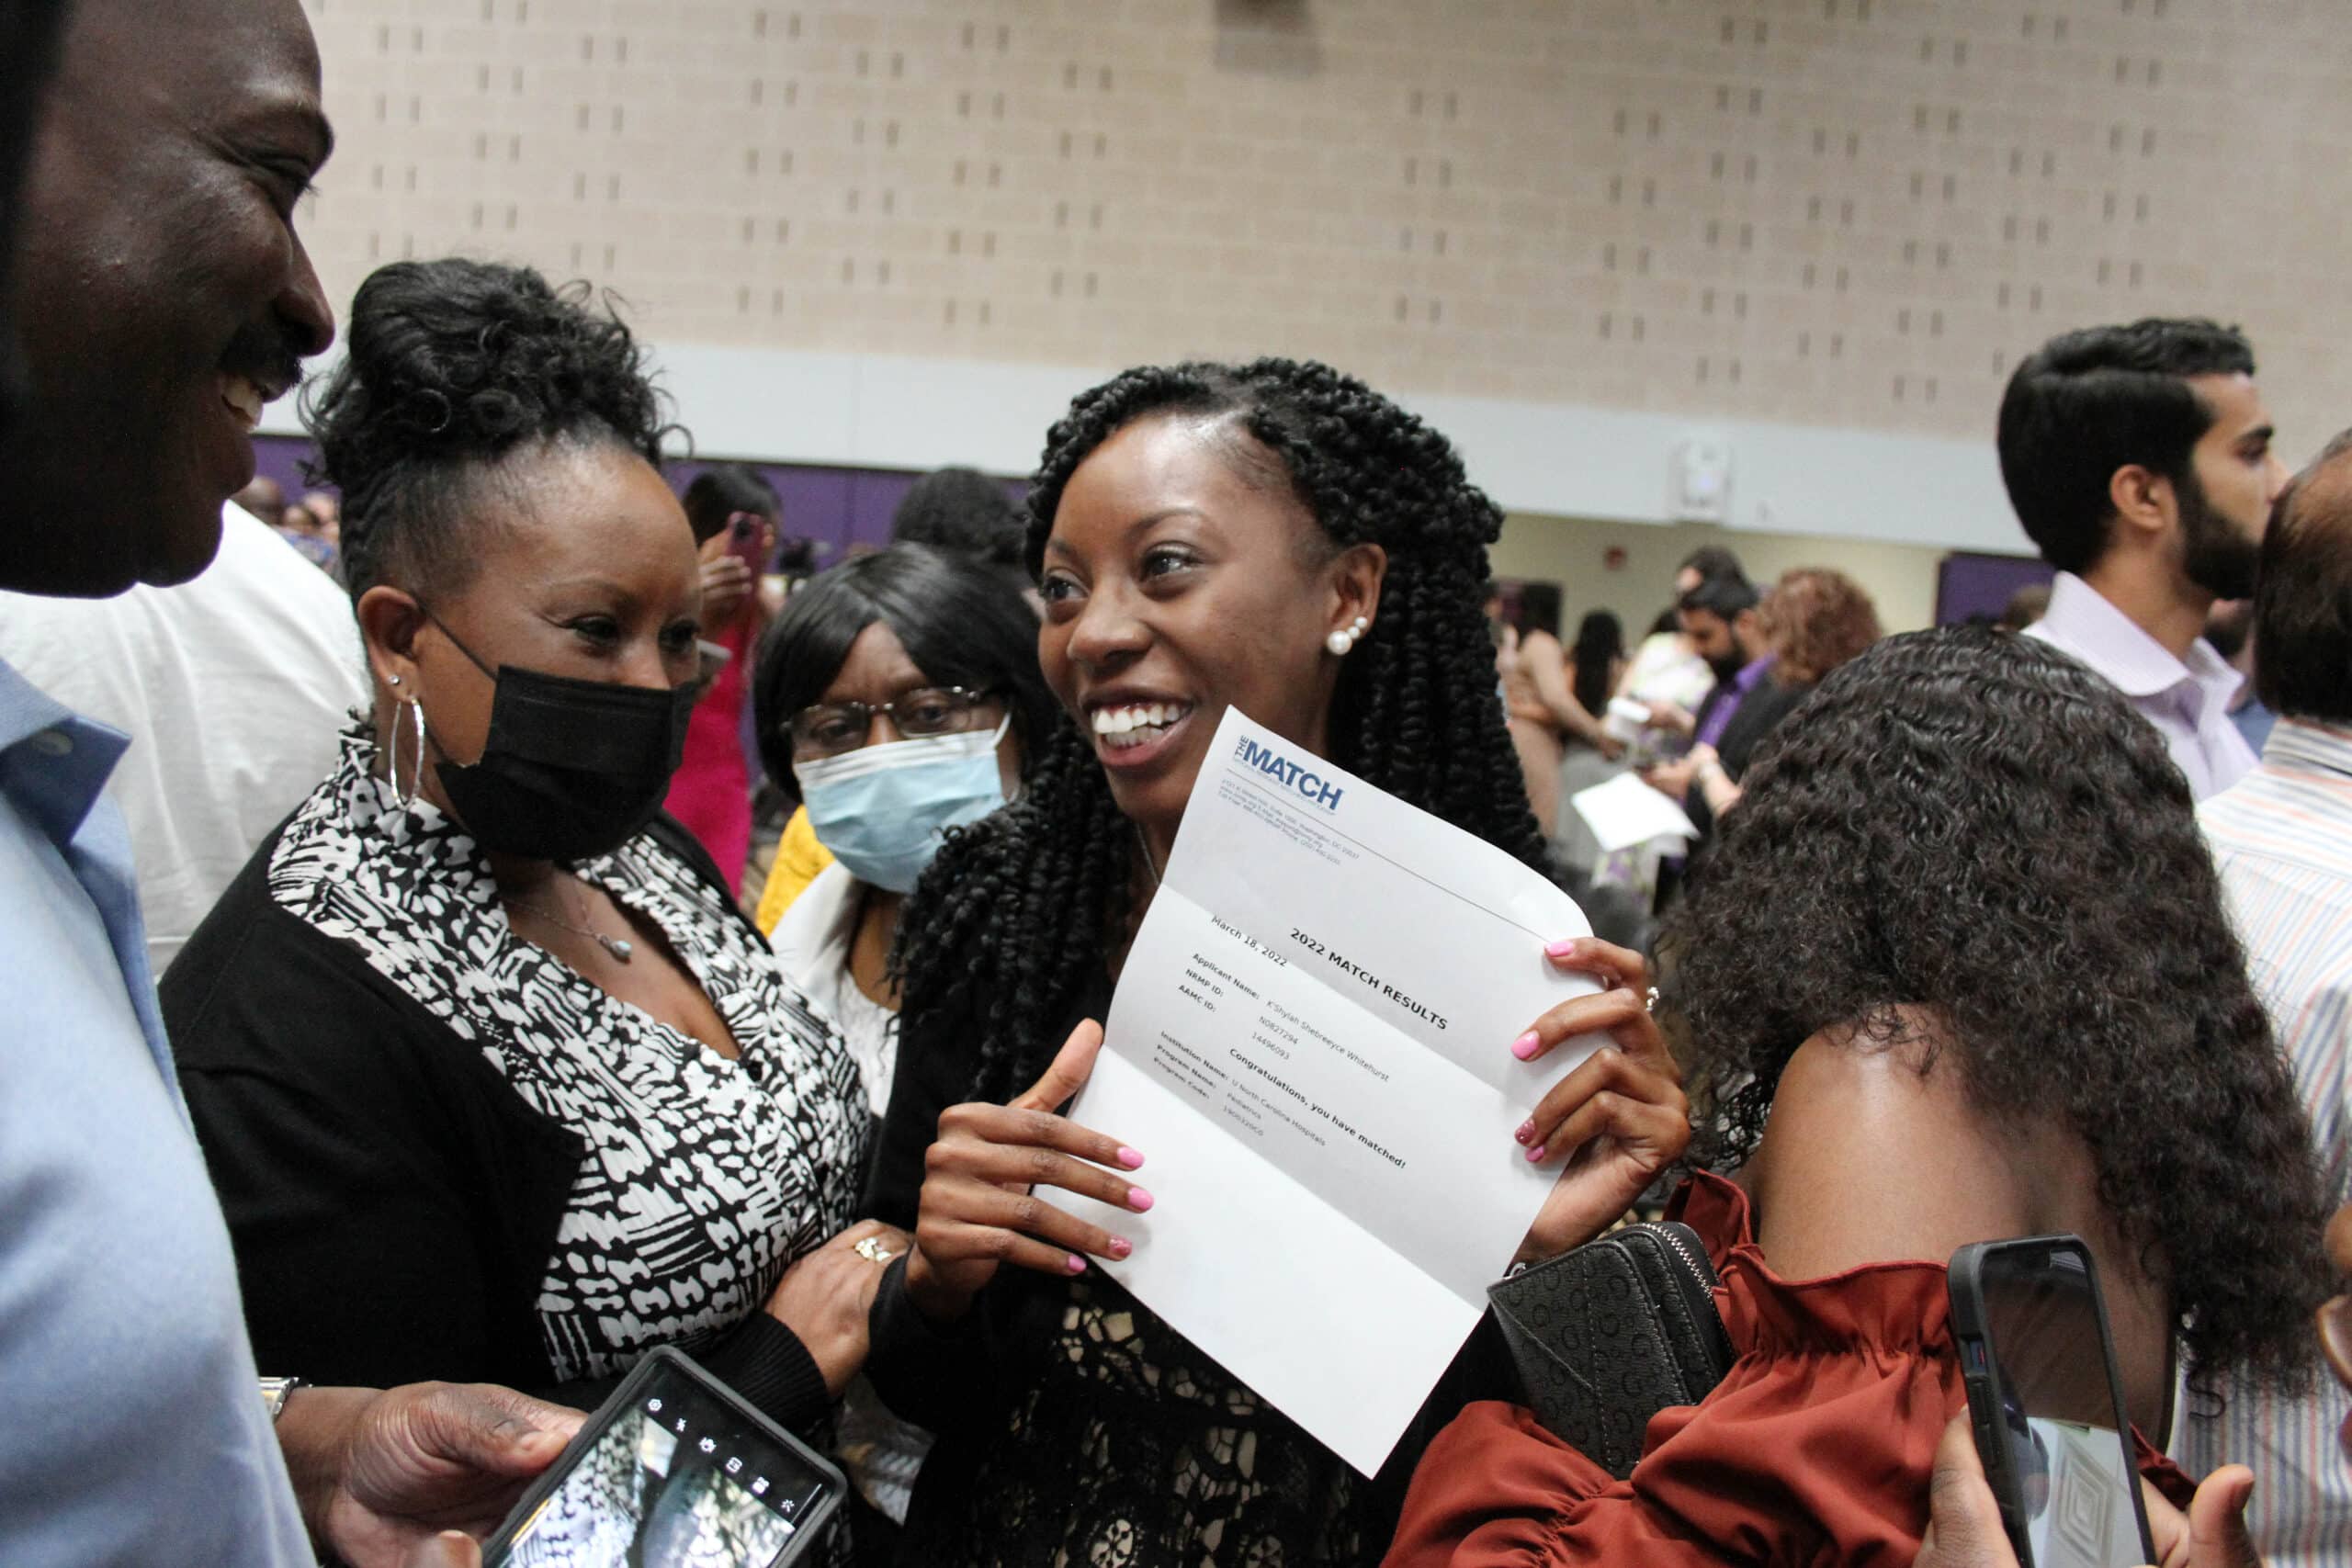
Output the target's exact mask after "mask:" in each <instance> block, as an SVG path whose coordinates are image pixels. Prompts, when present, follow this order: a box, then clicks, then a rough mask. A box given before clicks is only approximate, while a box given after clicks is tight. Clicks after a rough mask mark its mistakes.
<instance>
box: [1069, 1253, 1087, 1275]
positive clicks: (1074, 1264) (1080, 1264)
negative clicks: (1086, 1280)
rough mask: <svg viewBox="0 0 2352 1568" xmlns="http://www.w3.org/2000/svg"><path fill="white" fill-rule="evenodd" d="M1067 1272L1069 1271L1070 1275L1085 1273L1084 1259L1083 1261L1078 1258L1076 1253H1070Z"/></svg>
mask: <svg viewBox="0 0 2352 1568" xmlns="http://www.w3.org/2000/svg"><path fill="white" fill-rule="evenodd" d="M1069 1271H1070V1272H1071V1273H1073V1274H1083V1273H1085V1272H1086V1259H1085V1258H1080V1256H1079V1255H1078V1254H1077V1253H1075V1252H1073V1253H1071V1254H1070V1255H1069Z"/></svg>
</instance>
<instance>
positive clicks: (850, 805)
mask: <svg viewBox="0 0 2352 1568" xmlns="http://www.w3.org/2000/svg"><path fill="white" fill-rule="evenodd" d="M1011 723H1012V719H1011V717H1010V716H1007V718H1006V719H1005V722H1004V724H1000V725H998V726H997V727H996V731H995V733H994V734H990V733H989V732H987V731H985V730H978V729H973V730H967V731H965V732H964V733H963V734H961V735H933V736H928V737H926V738H924V739H921V740H895V741H892V742H891V743H890V744H888V745H887V746H861V747H859V748H858V749H857V750H854V751H844V752H842V754H841V755H840V756H838V757H827V758H825V759H823V760H822V761H815V762H795V763H793V764H792V773H793V776H794V777H795V778H796V779H797V780H798V781H799V783H800V801H801V804H802V805H804V806H806V807H808V808H809V826H810V827H811V828H813V829H816V830H817V840H818V841H819V842H820V843H821V844H823V845H824V846H825V848H827V849H828V850H831V852H832V853H833V858H834V859H835V860H837V861H839V862H841V863H842V865H843V866H845V867H847V868H848V870H849V874H851V875H852V876H854V877H856V878H857V879H858V880H859V881H860V882H865V883H870V884H871V885H873V886H876V887H882V888H888V890H889V891H890V892H893V893H911V892H913V891H914V888H915V883H916V882H917V881H918V880H920V879H921V878H922V873H923V868H924V867H925V866H927V865H929V864H930V863H931V857H932V856H933V855H935V854H937V853H938V852H939V846H940V844H941V843H942V842H943V834H944V832H945V830H946V829H950V828H956V827H961V826H962V825H963V824H965V823H967V822H977V821H978V820H979V819H980V818H983V817H986V816H987V815H988V814H989V812H991V811H994V810H995V809H996V808H997V807H1000V806H1002V805H1003V804H1004V783H1003V776H1002V774H1001V773H999V772H998V770H997V761H996V746H997V741H998V740H999V739H1001V738H1002V736H1003V735H1004V731H1005V727H1006V725H1009V724H1011Z"/></svg>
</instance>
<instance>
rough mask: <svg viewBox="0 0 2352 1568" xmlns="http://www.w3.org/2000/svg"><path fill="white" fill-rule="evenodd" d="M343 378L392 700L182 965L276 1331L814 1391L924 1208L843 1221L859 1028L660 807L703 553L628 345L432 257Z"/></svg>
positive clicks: (177, 981) (271, 1363) (325, 408)
mask: <svg viewBox="0 0 2352 1568" xmlns="http://www.w3.org/2000/svg"><path fill="white" fill-rule="evenodd" d="M311 412H312V423H313V427H314V429H315V432H316V434H317V435H318V438H319V442H320V448H321V453H322V458H323V463H324V467H325V469H326V472H327V476H328V477H329V478H331V479H334V482H336V483H337V484H338V485H340V486H341V487H342V490H343V492H344V500H345V523H344V548H345V560H346V563H347V570H348V573H349V578H350V586H351V591H352V592H353V594H354V596H355V597H356V601H357V605H358V615H359V622H360V626H361V629H362V632H363V634H364V636H365V638H366V641H367V651H368V662H369V665H370V667H371V670H372V673H373V676H374V682H375V692H376V700H375V705H374V710H373V712H372V713H371V714H369V715H368V716H365V717H364V718H362V719H361V720H360V721H359V722H357V723H356V724H355V725H354V727H353V728H352V729H351V730H350V731H349V732H348V733H347V734H346V736H345V743H344V751H343V760H342V762H341V764H340V766H339V767H338V768H337V769H336V771H335V773H334V774H333V775H332V776H331V777H329V778H328V779H327V780H326V781H325V783H323V784H321V785H320V787H319V788H318V790H317V791H316V792H314V793H313V794H312V795H311V798H310V799H309V800H308V801H307V802H305V803H304V804H303V805H302V806H301V807H299V808H298V809H297V810H296V811H295V813H294V814H293V816H292V817H290V818H288V820H287V822H286V823H285V824H284V825H283V826H282V827H281V828H280V829H278V831H277V833H276V834H275V835H273V836H272V838H271V839H270V840H267V841H266V842H265V843H264V844H263V845H262V847H261V848H260V850H259V851H258V852H256V853H255V855H254V859H253V861H252V862H251V863H249V864H248V865H247V866H246V868H245V870H244V872H243V874H242V875H241V876H240V877H239V878H238V880H237V882H236V883H235V884H234V885H233V886H232V887H231V888H230V890H229V892H228V893H227V895H226V896H225V897H223V898H222V900H221V902H220V905H219V906H218V907H217V908H215V909H214V910H213V912H212V914H211V916H210V917H209V919H207V920H206V921H205V923H204V924H203V926H202V927H200V928H199V929H198V932H197V934H196V935H195V937H194V938H193V939H191V940H190V942H189V943H188V945H187V949H186V950H185V952H184V953H183V955H182V961H181V962H178V963H175V964H174V965H173V967H172V969H171V971H170V973H169V974H168V975H167V976H165V977H164V987H163V991H164V1015H165V1018H166V1019H167V1021H168V1022H169V1024H170V1027H171V1031H172V1034H173V1038H174V1041H175V1046H176V1048H177V1054H178V1058H179V1067H180V1076H181V1082H182V1085H183V1087H184V1089H185V1090H186V1093H187V1101H188V1106H189V1110H190V1111H191V1113H192V1115H193V1117H194V1119H195V1122H196V1127H197V1132H198V1136H199V1138H200V1139H201V1141H202V1143H203V1145H204V1147H205V1153H206V1156H207V1157H208V1159H209V1162H210V1165H211V1170H212V1176H213V1179H214V1182H215V1184H216V1186H217V1187H218V1188H219V1190H220V1198H221V1201H222V1205H223V1207H224V1209H225V1210H226V1212H227V1214H228V1218H229V1224H230V1228H231V1232H232V1239H233V1240H234V1242H235V1245H236V1249H237V1256H238V1264H239V1269H240V1272H241V1275H242V1278H243V1285H244V1295H245V1307H246V1315H247V1318H248V1322H249V1325H250V1327H251V1330H252V1334H253V1340H254V1349H255V1351H256V1353H257V1355H258V1359H259V1360H260V1361H261V1363H262V1364H263V1365H265V1366H267V1367H269V1368H271V1369H272V1370H273V1371H278V1370H283V1371H286V1372H287V1373H289V1374H294V1375H300V1376H301V1377H304V1378H309V1379H313V1380H317V1381H322V1382H325V1381H332V1382H356V1383H362V1384H368V1385H377V1384H390V1383H396V1382H413V1381H417V1380H421V1379H429V1378H443V1379H451V1380H458V1381H468V1380H475V1381H484V1382H503V1383H510V1384H514V1385H516V1386H521V1387H526V1388H535V1389H539V1390H542V1391H551V1392H552V1393H554V1394H555V1396H556V1397H560V1398H562V1399H565V1400H566V1401H568V1402H569V1403H572V1404H583V1405H584V1404H594V1403H596V1401H597V1399H598V1397H600V1394H599V1385H601V1384H602V1383H604V1382H608V1381H610V1380H612V1379H615V1378H617V1377H618V1376H619V1375H621V1374H622V1373H624V1372H626V1371H628V1368H629V1366H630V1365H631V1364H632V1363H634V1362H635V1361H636V1360H637V1359H639V1358H640V1357H641V1356H643V1355H644V1354H645V1353H646V1352H647V1351H649V1350H650V1349H652V1348H655V1347H657V1346H661V1345H673V1346H677V1347H679V1348H683V1349H685V1350H687V1351H689V1352H690V1353H692V1354H694V1355H695V1356H696V1357H697V1358H698V1359H702V1360H703V1361H704V1362H705V1363H706V1364H707V1365H708V1366H709V1367H710V1368H711V1370H712V1371H715V1372H717V1373H718V1375H719V1376H720V1377H722V1378H724V1379H725V1380H727V1381H728V1382H731V1383H733V1384H735V1386H737V1387H738V1388H739V1389H741V1390H742V1391H743V1392H744V1393H746V1394H748V1395H750V1396H751V1397H752V1398H753V1399H754V1400H755V1401H756V1402H757V1403H759V1404H762V1405H763V1407H765V1408H766V1409H767V1410H768V1411H769V1413H770V1414H771V1415H774V1416H776V1417H777V1418H779V1419H781V1420H783V1421H785V1422H786V1423H787V1424H788V1425H793V1426H797V1427H802V1428H803V1429H813V1428H814V1427H817V1426H819V1425H820V1424H821V1423H822V1421H823V1419H824V1416H825V1414H826V1411H827V1408H828V1406H829V1404H830V1398H831V1394H833V1393H838V1392H839V1391H840V1389H841V1388H842V1386H843V1385H844V1384H845V1383H846V1382H847V1381H848V1379H849V1378H850V1376H851V1375H852V1374H853V1373H854V1371H855V1370H856V1368H857V1365H858V1363H859V1362H860V1361H861V1360H862V1359H863V1358H864V1355H865V1307H866V1303H868V1301H869V1300H870V1299H871V1297H872V1295H873V1292H874V1286H875V1283H876V1280H877V1279H878V1277H879V1275H880V1273H881V1269H879V1268H877V1267H876V1258H887V1257H888V1254H889V1253H891V1252H894V1251H896V1250H898V1249H899V1247H901V1246H902V1245H903V1243H902V1242H901V1241H900V1240H899V1239H898V1238H897V1237H896V1236H895V1235H894V1234H892V1233H888V1232H885V1231H883V1230H881V1228H880V1227H876V1226H872V1225H861V1226H857V1227H853V1228H850V1229H847V1230H845V1229H844V1226H846V1225H847V1224H848V1221H849V1217H850V1213H851V1208H852V1204H853V1201H854V1195H855V1192H856V1190H857V1184H858V1180H859V1177H860V1175H861V1173H862V1171H863V1169H864V1163H865V1152H866V1145H867V1141H868V1137H869V1123H868V1117H867V1112H866V1108H865V1093H864V1091H863V1089H862V1086H861V1084H860V1081H859V1077H858V1073H857V1068H856V1066H855V1065H854V1063H853V1061H852V1060H851V1058H850V1056H849V1055H848V1053H847V1052H846V1050H845V1049H844V1048H843V1045H842V1040H841V1037H840V1034H839V1032H838V1031H837V1030H835V1029H834V1027H833V1026H832V1024H831V1021H828V1020H827V1019H826V1018H825V1017H824V1016H823V1015H822V1014H821V1013H820V1011H819V1010H816V1009H814V1008H813V1007H811V1006H810V1005H809V1002H808V1001H807V999H806V998H804V997H802V995H801V994H800V993H799V992H798V991H797V989H795V988H794V987H792V986H791V985H790V984H789V983H788V982H787V981H786V979H785V977H784V976H783V975H782V974H781V973H780V972H779V971H778V970H777V968H776V966H775V963H774V961H773V959H772V958H771V957H770V955H769V953H768V951H767V948H766V944H765V943H764V942H763V941H762V940H761V938H760V935H759V933H758V931H757V930H756V929H755V928H754V927H752V925H751V924H750V923H749V922H748V921H746V920H745V919H742V917H741V914H740V913H739V912H738V911H737V910H736V908H734V905H733V901H732V898H731V897H730V895H729V889H728V886H727V885H726V883H725V881H724V879H723V878H722V877H721V876H720V875H719V874H718V871H717V870H716V868H715V867H713V866H712V865H711V864H710V863H709V857H708V856H707V855H706V854H704V853H703V852H702V851H701V850H700V849H699V848H698V847H697V846H696V845H695V843H694V841H693V840H692V839H691V838H689V837H688V836H687V835H686V834H685V833H684V831H683V830H682V829H679V828H678V827H677V825H676V824H675V823H674V822H671V821H669V820H668V819H667V818H662V817H661V816H660V815H659V811H660V807H661V802H662V795H663V793H664V791H665V790H666V789H667V788H668V785H669V782H670V775H671V773H672V772H673V770H674V769H675V768H676V767H677V765H678V757H679V751H680V748H681V746H682V744H683V740H684V731H685V725H686V717H687V714H688V711H689V710H690V708H691V706H692V705H693V702H694V698H695V691H696V686H695V675H696V649H695V640H696V632H697V629H698V628H697V617H698V613H699V607H700V589H699V583H698V574H697V570H696V561H695V545H694V539H693V536H692V535H691V532H690V531H689V529H688V527H687V524H686V520H685V516H684V513H683V512H682V511H681V510H680V508H679V504H678V502H677V501H676V499H675V498H674V497H673V495H672V494H671V492H670V490H669V487H668V486H667V485H666V484H665V483H664V482H663V480H662V476H661V473H660V471H659V470H658V469H657V468H655V467H654V458H655V457H656V455H657V454H656V447H657V442H658V439H659V436H660V434H661V424H662V420H661V410H660V405H659V403H658V401H657V400H656V397H655V395H654V393H653V390H652V389H651V388H650V385H649V384H648V382H647V381H646V378H645V376H644V374H643V371H642V368H641V367H640V364H639V353H638V350H637V347H636V345H635V344H634V343H633V341H632V340H631V338H630V336H629V334H628V330H627V329H626V328H625V327H623V326H622V325H620V323H618V322H617V321H613V320H611V319H610V318H609V317H606V316H605V315H603V314H601V313H596V312H593V311H591V310H586V309H584V308H583V307H582V304H581V303H580V302H579V299H578V298H577V297H573V296H567V295H559V294H557V293H555V292H553V291H551V290H550V289H549V288H548V286H547V284H546V283H545V282H544V281H543V280H542V279H540V278H539V277H538V276H537V275H536V274H533V273H529V272H526V271H519V270H516V269H513V268H506V267H496V266H488V265H479V264H475V263H469V262H455V261H451V262H436V263H428V264H401V265H395V266H390V267H386V268H384V269H383V270H382V271H380V272H379V273H377V274H376V275H375V276H373V277H371V278H370V279H368V282H367V283H366V284H364V285H363V286H362V287H361V288H360V290H359V294H358V297H357V299H356V302H355V305H354V308H353V312H352V321H351V332H350V354H349V357H348V359H347V360H346V362H345V366H344V367H343V368H342V369H340V370H339V371H337V372H336V374H335V376H334V379H333V381H332V382H331V383H330V384H329V385H328V387H327V389H326V390H325V392H324V394H323V396H322V397H321V398H320V399H319V400H318V402H317V405H316V407H315V408H314V409H313V410H312V411H311ZM861 1243H862V1244H863V1246H864V1248H865V1250H864V1251H863V1252H861V1251H859V1250H858V1248H859V1246H860V1244H861Z"/></svg>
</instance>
